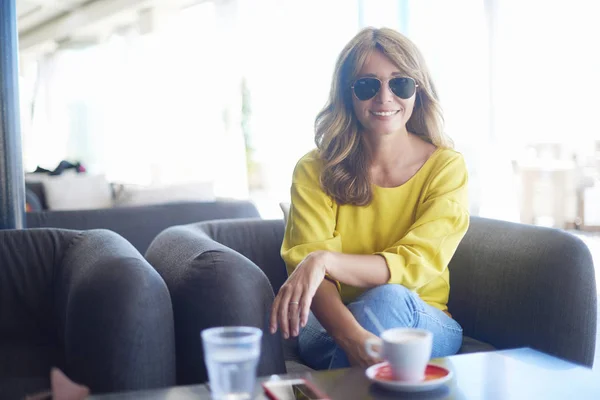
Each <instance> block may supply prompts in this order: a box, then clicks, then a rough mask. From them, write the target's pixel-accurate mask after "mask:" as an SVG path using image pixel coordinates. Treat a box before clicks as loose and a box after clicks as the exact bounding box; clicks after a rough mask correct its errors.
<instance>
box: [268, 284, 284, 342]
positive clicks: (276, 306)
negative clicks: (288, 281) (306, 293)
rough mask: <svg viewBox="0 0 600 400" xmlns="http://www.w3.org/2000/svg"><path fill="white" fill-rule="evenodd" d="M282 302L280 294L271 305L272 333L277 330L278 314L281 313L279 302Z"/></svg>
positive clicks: (270, 323)
mask: <svg viewBox="0 0 600 400" xmlns="http://www.w3.org/2000/svg"><path fill="white" fill-rule="evenodd" d="M280 302H281V296H279V294H278V295H277V296H275V299H273V305H272V306H271V319H270V322H269V325H270V328H271V334H273V333H275V332H277V316H278V315H279V314H278V313H279V303H280Z"/></svg>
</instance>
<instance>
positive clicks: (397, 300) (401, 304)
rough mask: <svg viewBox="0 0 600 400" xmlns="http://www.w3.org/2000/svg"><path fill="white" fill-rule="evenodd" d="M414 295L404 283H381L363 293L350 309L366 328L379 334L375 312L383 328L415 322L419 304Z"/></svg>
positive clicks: (410, 324) (409, 324)
mask: <svg viewBox="0 0 600 400" xmlns="http://www.w3.org/2000/svg"><path fill="white" fill-rule="evenodd" d="M414 296H415V294H414V293H413V292H411V291H410V290H408V289H407V288H405V287H404V286H402V285H396V284H388V285H381V286H378V287H376V288H373V289H370V290H368V291H366V292H365V293H363V294H362V295H361V296H359V297H358V298H357V299H356V301H355V302H352V303H350V304H349V305H348V309H349V310H350V312H352V314H353V315H354V317H355V318H356V320H357V321H358V322H359V323H360V324H361V325H362V326H363V327H364V328H365V329H367V330H369V331H371V332H373V333H376V334H377V333H379V332H378V330H379V329H377V326H375V323H374V322H373V321H372V315H373V314H374V315H375V317H376V318H377V320H378V323H379V324H380V325H381V326H382V328H383V329H390V328H395V327H401V326H406V327H411V326H413V325H414V324H415V319H416V313H417V307H418V305H417V302H416V300H415V298H414Z"/></svg>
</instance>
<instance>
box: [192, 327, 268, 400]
mask: <svg viewBox="0 0 600 400" xmlns="http://www.w3.org/2000/svg"><path fill="white" fill-rule="evenodd" d="M261 338H262V331H261V330H260V329H258V328H253V327H248V326H231V327H220V328H210V329H205V330H203V331H202V346H203V348H204V363H205V364H206V368H207V370H208V379H209V382H210V388H211V392H212V397H213V399H218V400H222V399H228V400H229V399H232V400H233V399H236V400H237V399H251V398H252V395H253V393H254V385H255V383H256V366H257V365H258V359H259V358H260V341H261Z"/></svg>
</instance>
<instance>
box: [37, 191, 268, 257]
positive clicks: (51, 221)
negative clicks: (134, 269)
mask: <svg viewBox="0 0 600 400" xmlns="http://www.w3.org/2000/svg"><path fill="white" fill-rule="evenodd" d="M259 216H260V214H259V213H258V210H257V209H256V207H255V206H254V204H252V203H251V202H249V201H241V200H240V201H234V200H219V201H215V202H178V203H175V202H173V203H166V204H159V205H148V206H138V207H118V208H103V209H97V210H73V211H52V210H46V211H37V212H29V213H27V215H26V224H27V228H50V227H52V228H64V229H77V230H87V229H109V230H111V231H113V232H116V233H118V234H120V235H121V236H123V237H124V238H125V239H127V240H128V241H129V242H130V243H131V244H133V246H134V247H135V248H136V249H137V250H138V251H139V252H140V253H142V254H144V252H145V251H146V249H147V248H148V246H149V245H150V242H152V240H153V239H154V237H155V236H156V235H158V234H159V233H160V232H161V231H162V230H164V229H166V228H168V227H170V226H174V225H182V224H189V223H193V222H200V221H207V220H212V219H224V218H258V217H259Z"/></svg>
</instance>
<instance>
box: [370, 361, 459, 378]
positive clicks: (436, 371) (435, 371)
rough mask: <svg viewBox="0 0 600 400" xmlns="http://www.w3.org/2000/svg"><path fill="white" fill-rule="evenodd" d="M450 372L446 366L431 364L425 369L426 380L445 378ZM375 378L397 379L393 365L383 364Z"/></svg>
mask: <svg viewBox="0 0 600 400" xmlns="http://www.w3.org/2000/svg"><path fill="white" fill-rule="evenodd" d="M449 374H450V371H448V370H447V369H446V368H442V367H438V366H437V365H433V364H429V365H428V366H427V368H426V369H425V379H423V381H424V382H426V381H433V380H437V379H440V378H443V377H445V376H447V375H449ZM375 378H376V379H377V380H380V381H395V379H394V374H392V367H390V365H389V364H388V363H385V364H383V365H381V367H379V368H378V369H377V371H376V372H375Z"/></svg>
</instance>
